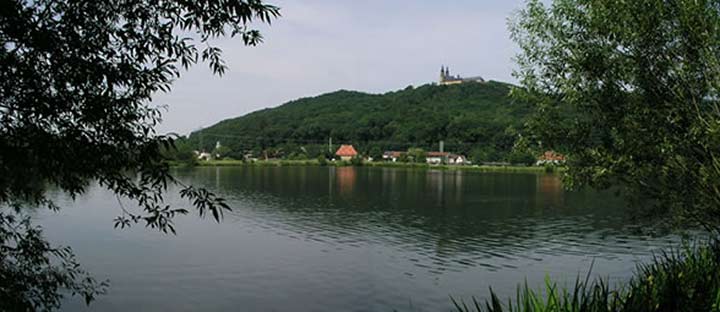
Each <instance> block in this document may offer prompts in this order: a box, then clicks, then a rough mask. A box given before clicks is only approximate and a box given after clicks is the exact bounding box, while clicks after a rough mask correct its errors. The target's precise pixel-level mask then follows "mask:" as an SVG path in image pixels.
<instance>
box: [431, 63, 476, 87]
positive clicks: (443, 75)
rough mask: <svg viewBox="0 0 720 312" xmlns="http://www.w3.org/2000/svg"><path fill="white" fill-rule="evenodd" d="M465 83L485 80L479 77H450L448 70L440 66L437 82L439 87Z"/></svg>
mask: <svg viewBox="0 0 720 312" xmlns="http://www.w3.org/2000/svg"><path fill="white" fill-rule="evenodd" d="M466 82H485V79H483V77H480V76H477V77H467V78H463V77H460V76H459V75H455V76H452V75H450V68H448V67H445V66H440V80H439V81H438V84H439V85H451V84H459V83H466Z"/></svg>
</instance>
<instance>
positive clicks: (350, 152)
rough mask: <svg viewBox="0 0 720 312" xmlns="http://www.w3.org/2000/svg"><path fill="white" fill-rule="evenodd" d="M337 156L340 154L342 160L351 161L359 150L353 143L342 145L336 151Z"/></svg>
mask: <svg viewBox="0 0 720 312" xmlns="http://www.w3.org/2000/svg"><path fill="white" fill-rule="evenodd" d="M335 155H336V156H340V159H341V160H344V161H349V160H350V159H352V158H353V157H355V156H357V155H358V152H357V151H356V150H355V148H354V147H353V146H352V145H346V144H343V145H340V148H338V150H337V152H335Z"/></svg>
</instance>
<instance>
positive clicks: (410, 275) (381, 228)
mask: <svg viewBox="0 0 720 312" xmlns="http://www.w3.org/2000/svg"><path fill="white" fill-rule="evenodd" d="M176 174H177V176H179V177H181V179H182V180H184V181H186V182H188V183H192V184H194V185H197V186H204V187H207V188H209V189H211V190H214V191H215V192H216V193H218V194H219V195H221V196H223V197H225V198H227V199H228V201H229V203H230V204H231V206H232V207H233V211H232V212H230V213H227V214H226V215H225V219H224V220H223V221H222V222H221V223H220V224H218V223H216V222H214V221H213V220H212V219H209V218H208V219H200V218H199V217H197V214H196V213H195V212H194V210H193V213H192V214H190V215H187V216H180V217H178V218H177V219H176V225H177V230H178V234H177V235H176V236H173V235H163V234H160V233H157V232H156V231H153V230H150V229H145V228H143V227H142V226H141V225H136V226H134V227H133V228H131V229H129V230H127V229H126V230H119V229H113V223H112V219H113V217H115V216H117V215H118V214H119V213H120V210H119V208H118V202H117V199H116V198H115V196H114V195H112V194H111V193H110V192H107V191H105V190H102V189H100V188H97V187H95V188H91V189H90V190H89V192H88V193H87V194H86V195H85V196H82V197H81V198H78V199H77V200H76V201H75V202H73V201H71V200H69V199H68V198H66V197H64V196H62V195H56V197H57V200H58V203H59V204H60V205H61V206H62V207H64V208H63V209H62V210H61V211H60V212H58V213H53V212H50V211H40V212H39V213H38V214H37V216H36V218H37V219H38V222H39V223H40V224H42V225H43V227H44V228H45V234H46V236H47V237H49V238H50V239H51V241H53V242H56V243H61V244H64V245H69V246H72V247H73V249H74V250H75V253H76V254H77V256H78V259H79V261H80V262H81V263H82V264H83V265H84V266H85V267H86V268H87V269H89V270H90V271H91V272H93V274H94V275H95V276H96V277H97V278H98V279H105V278H107V279H110V283H111V288H110V290H109V293H108V294H107V295H105V296H102V297H100V298H99V299H98V300H97V301H96V302H94V303H93V304H92V305H91V306H90V308H85V307H84V305H83V304H82V303H81V302H80V300H78V299H70V300H68V301H67V304H66V305H65V306H64V310H66V311H78V310H79V311H84V310H93V311H95V310H96V311H393V310H398V311H449V310H451V308H452V305H451V302H450V296H453V297H454V298H458V299H460V298H462V299H465V300H469V299H470V298H471V297H472V296H475V297H477V298H478V299H483V298H486V297H487V295H488V287H490V286H492V287H493V289H494V290H495V291H497V292H498V293H499V294H500V295H501V296H503V297H508V296H511V295H513V294H515V289H516V287H517V285H518V283H522V282H523V281H525V280H527V281H528V283H529V284H530V285H531V286H532V287H537V286H540V285H541V284H542V281H543V279H544V278H545V277H546V276H550V277H553V278H554V279H557V280H559V281H564V282H566V283H568V284H572V283H573V282H574V280H575V278H576V277H577V276H578V274H582V275H583V276H584V274H586V273H587V271H588V270H589V269H590V267H591V264H592V263H593V262H594V266H593V269H592V273H593V274H595V275H596V276H602V277H605V278H609V279H610V281H611V282H612V283H617V282H620V281H624V280H626V279H627V278H628V277H629V276H630V274H631V273H632V271H633V269H634V267H635V264H636V263H637V262H638V261H643V260H647V259H649V257H650V256H651V253H652V252H653V251H657V250H659V249H661V248H667V247H669V246H671V245H672V244H674V243H675V242H677V241H678V238H677V237H676V236H672V235H656V236H650V235H646V234H641V233H640V231H638V227H636V226H631V224H630V223H629V222H628V221H627V220H628V218H627V216H626V212H625V210H624V208H623V204H622V202H621V201H619V200H617V199H615V198H613V196H612V195H610V194H605V193H597V192H590V191H586V192H572V193H570V192H565V191H564V190H563V189H562V186H561V183H560V179H559V177H558V176H555V175H545V174H516V173H503V174H500V173H479V172H462V171H436V170H409V169H395V168H353V167H342V168H327V167H246V168H243V167H232V168H230V167H227V168H196V169H188V170H178V171H177V172H176ZM169 198H170V199H169V200H170V202H172V203H175V205H176V206H182V205H186V203H185V202H183V201H181V200H180V199H179V198H178V196H169Z"/></svg>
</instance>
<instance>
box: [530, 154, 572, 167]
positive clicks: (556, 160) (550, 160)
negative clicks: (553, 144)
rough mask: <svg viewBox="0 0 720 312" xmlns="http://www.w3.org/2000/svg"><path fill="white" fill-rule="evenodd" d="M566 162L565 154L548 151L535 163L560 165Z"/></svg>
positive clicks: (539, 164) (538, 164)
mask: <svg viewBox="0 0 720 312" xmlns="http://www.w3.org/2000/svg"><path fill="white" fill-rule="evenodd" d="M563 163H565V155H563V154H560V153H556V152H554V151H546V152H545V153H543V154H542V155H540V157H538V160H537V162H536V163H535V165H537V166H542V165H546V164H552V165H560V164H563Z"/></svg>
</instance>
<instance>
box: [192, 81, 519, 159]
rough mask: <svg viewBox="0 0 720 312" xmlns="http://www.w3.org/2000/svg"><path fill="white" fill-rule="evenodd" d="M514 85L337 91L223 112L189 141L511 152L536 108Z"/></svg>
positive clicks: (302, 148) (276, 152)
mask: <svg viewBox="0 0 720 312" xmlns="http://www.w3.org/2000/svg"><path fill="white" fill-rule="evenodd" d="M511 87H512V86H511V85H509V84H506V83H501V82H495V81H490V82H486V83H465V84H459V85H448V86H439V85H423V86H420V87H417V88H413V87H407V88H405V89H403V90H398V91H394V92H388V93H385V94H368V93H363V92H356V91H345V90H341V91H336V92H332V93H327V94H323V95H320V96H316V97H308V98H302V99H298V100H294V101H291V102H288V103H285V104H283V105H281V106H278V107H275V108H268V109H263V110H259V111H256V112H253V113H250V114H247V115H245V116H242V117H237V118H232V119H227V120H223V121H221V122H219V123H217V124H215V125H213V126H211V127H208V128H205V129H203V130H200V131H197V132H194V133H192V134H191V135H190V136H189V138H188V140H187V142H186V143H188V144H189V145H190V146H193V147H195V148H198V149H205V150H211V149H213V147H214V145H215V143H216V142H217V141H219V142H220V143H221V144H222V145H223V146H225V147H226V148H229V152H226V154H227V155H229V156H231V157H233V158H239V157H241V156H242V155H243V154H247V153H252V154H254V155H264V154H265V153H266V152H267V153H269V154H270V155H271V156H273V157H288V158H293V157H297V158H301V157H316V156H317V155H318V154H321V153H326V152H327V151H328V149H329V148H328V139H329V138H332V142H333V145H334V148H337V146H339V144H353V145H354V146H355V147H356V149H357V150H358V151H359V152H361V153H363V154H365V155H371V156H378V154H379V153H381V152H382V151H384V150H407V149H408V148H412V147H417V148H423V149H425V150H437V148H438V145H439V143H438V142H439V141H441V140H442V141H444V142H445V150H446V151H450V152H456V153H463V154H466V155H469V156H471V157H473V158H474V160H476V161H498V160H504V159H505V158H506V157H507V155H508V152H510V150H511V149H512V146H513V144H514V141H515V139H516V138H517V133H518V130H519V129H521V127H522V125H523V123H524V121H525V118H526V117H527V116H528V115H529V113H530V111H531V108H530V107H529V106H528V105H527V104H519V103H513V102H512V101H511V99H510V98H509V96H508V94H509V91H510V88H511Z"/></svg>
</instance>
